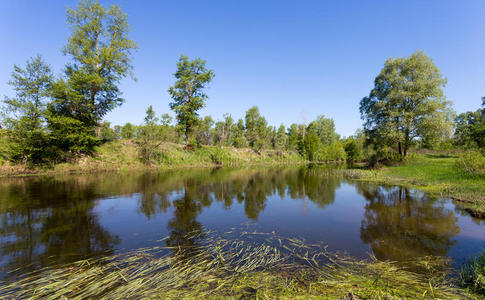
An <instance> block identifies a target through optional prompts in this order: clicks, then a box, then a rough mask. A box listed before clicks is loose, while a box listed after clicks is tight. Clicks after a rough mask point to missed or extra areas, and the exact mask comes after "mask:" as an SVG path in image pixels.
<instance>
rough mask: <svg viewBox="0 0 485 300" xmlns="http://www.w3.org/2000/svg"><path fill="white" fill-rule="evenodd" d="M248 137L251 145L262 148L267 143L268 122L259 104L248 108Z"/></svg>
mask: <svg viewBox="0 0 485 300" xmlns="http://www.w3.org/2000/svg"><path fill="white" fill-rule="evenodd" d="M245 122H246V123H245V128H246V139H247V141H248V144H249V147H251V148H254V149H257V150H261V149H262V148H264V147H265V145H266V137H267V130H268V128H267V122H266V119H265V118H264V117H263V116H261V114H260V113H259V109H258V107H257V106H253V107H251V108H250V109H248V110H247V112H246V116H245Z"/></svg>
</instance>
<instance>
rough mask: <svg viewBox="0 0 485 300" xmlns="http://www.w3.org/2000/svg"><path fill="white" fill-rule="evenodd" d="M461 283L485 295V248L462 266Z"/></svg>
mask: <svg viewBox="0 0 485 300" xmlns="http://www.w3.org/2000/svg"><path fill="white" fill-rule="evenodd" d="M460 284H461V286H463V287H465V288H468V289H469V290H470V291H472V292H475V293H477V294H480V295H482V296H484V297H485V250H483V251H482V253H480V254H479V255H478V256H477V257H475V258H473V259H471V260H470V261H469V262H468V263H466V264H464V265H463V266H462V267H461V269H460Z"/></svg>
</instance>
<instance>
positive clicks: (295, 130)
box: [288, 123, 305, 150]
mask: <svg viewBox="0 0 485 300" xmlns="http://www.w3.org/2000/svg"><path fill="white" fill-rule="evenodd" d="M304 131H305V128H303V127H302V126H299V125H298V124H296V123H293V124H291V125H290V128H288V149H291V150H297V149H298V150H300V144H302V141H303V132H304Z"/></svg>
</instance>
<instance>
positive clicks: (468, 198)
mask: <svg viewBox="0 0 485 300" xmlns="http://www.w3.org/2000/svg"><path fill="white" fill-rule="evenodd" d="M457 160H458V158H457V157H454V156H442V155H436V154H435V155H432V154H426V155H416V156H415V157H412V158H409V159H408V160H407V161H405V162H404V163H402V164H399V165H396V166H388V167H383V168H380V169H377V170H355V169H350V170H340V171H339V172H344V173H346V174H347V175H349V176H351V177H353V178H356V179H359V180H367V181H374V182H378V183H386V184H398V185H404V186H408V187H412V188H416V189H419V190H423V191H427V192H432V193H439V194H440V195H442V196H447V197H452V198H453V199H454V200H455V202H456V204H458V205H459V207H462V208H463V209H465V210H466V211H468V212H469V213H471V214H472V215H474V216H476V217H481V218H483V217H485V178H484V177H479V176H473V175H469V174H466V173H464V172H462V171H460V170H458V168H457V167H456V162H457Z"/></svg>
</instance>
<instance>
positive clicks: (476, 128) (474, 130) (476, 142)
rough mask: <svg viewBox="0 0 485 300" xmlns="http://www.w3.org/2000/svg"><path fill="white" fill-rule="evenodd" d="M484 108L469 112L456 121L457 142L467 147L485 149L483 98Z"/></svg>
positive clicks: (459, 116) (483, 99) (484, 101)
mask: <svg viewBox="0 0 485 300" xmlns="http://www.w3.org/2000/svg"><path fill="white" fill-rule="evenodd" d="M482 101H483V104H482V106H483V108H482V109H478V110H477V111H474V112H472V111H468V112H464V113H461V114H459V115H458V117H457V118H456V119H455V122H456V130H455V142H456V144H458V145H462V146H466V147H480V148H483V147H485V98H482Z"/></svg>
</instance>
